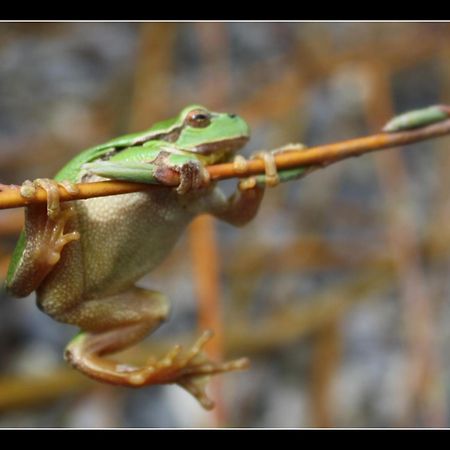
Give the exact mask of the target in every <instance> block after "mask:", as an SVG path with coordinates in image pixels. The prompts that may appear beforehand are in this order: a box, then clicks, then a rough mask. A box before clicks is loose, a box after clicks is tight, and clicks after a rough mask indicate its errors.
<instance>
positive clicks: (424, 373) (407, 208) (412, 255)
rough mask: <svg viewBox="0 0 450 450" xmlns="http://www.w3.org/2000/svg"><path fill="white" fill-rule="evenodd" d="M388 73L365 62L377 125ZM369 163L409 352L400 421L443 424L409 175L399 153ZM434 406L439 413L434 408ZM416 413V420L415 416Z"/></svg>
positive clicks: (387, 112) (386, 110)
mask: <svg viewBox="0 0 450 450" xmlns="http://www.w3.org/2000/svg"><path fill="white" fill-rule="evenodd" d="M389 74H390V71H389V68H388V67H386V66H385V65H384V64H380V63H379V62H375V63H372V64H369V65H368V76H369V80H370V83H371V91H370V92H371V97H370V99H369V102H368V104H367V118H368V121H369V123H370V124H371V125H372V126H373V127H378V126H379V125H380V124H381V123H382V120H383V118H385V117H387V116H391V115H392V114H393V107H392V104H391V96H390V86H389ZM375 164H376V168H377V172H378V177H379V179H380V187H381V190H382V192H383V195H384V198H385V202H386V205H387V207H388V209H387V212H388V219H389V220H388V221H387V238H388V240H389V241H391V245H386V248H391V249H395V253H394V262H395V266H396V272H397V277H398V282H399V284H400V289H401V292H402V300H403V317H404V324H405V327H406V339H407V346H408V351H409V358H410V359H409V361H408V363H409V364H408V368H407V381H408V383H410V392H409V396H410V397H409V399H408V400H407V403H406V407H405V419H404V420H405V424H404V425H407V426H414V425H416V424H417V421H419V423H420V422H423V424H424V425H425V426H444V424H445V423H446V417H445V413H444V409H443V404H442V401H438V402H436V401H434V400H435V399H434V400H433V395H432V392H433V390H434V389H435V387H436V386H437V385H438V384H439V382H440V381H439V379H440V375H439V362H438V354H437V351H436V348H435V336H434V331H433V330H434V319H433V315H434V314H433V311H432V306H431V299H430V292H429V289H428V286H427V281H426V279H425V276H424V273H423V265H422V260H421V255H420V252H419V242H418V238H417V235H416V234H417V232H416V230H415V224H414V214H413V211H412V205H411V200H410V199H411V195H409V193H410V190H411V187H410V180H409V176H408V173H407V170H406V167H405V164H404V161H403V158H402V156H401V153H388V154H383V155H379V156H378V157H377V158H375ZM436 408H437V409H439V411H440V413H439V414H436V411H437V409H436ZM432 410H434V411H432ZM421 415H422V416H423V417H422V420H421V419H420V418H419V417H420V416H421Z"/></svg>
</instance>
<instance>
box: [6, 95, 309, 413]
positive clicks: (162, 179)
mask: <svg viewBox="0 0 450 450" xmlns="http://www.w3.org/2000/svg"><path fill="white" fill-rule="evenodd" d="M249 138H250V129H249V126H248V124H247V123H246V121H245V120H244V119H243V118H242V117H240V116H239V115H237V114H230V113H219V112H213V111H210V110H208V109H207V108H206V107H204V106H202V105H197V104H195V105H189V106H187V107H185V108H183V109H182V110H181V112H180V113H179V114H178V115H177V116H175V117H173V118H171V119H167V120H164V121H161V122H158V123H155V124H154V125H152V126H151V127H150V128H149V129H147V130H145V131H143V132H137V133H131V134H127V135H124V136H120V137H118V138H114V139H112V140H109V141H107V142H106V143H104V144H101V145H98V146H95V147H91V148H89V149H87V150H84V151H82V152H81V153H79V154H78V155H77V156H75V157H74V158H73V159H72V160H71V161H70V162H69V163H67V164H66V165H65V166H64V167H63V168H62V169H61V170H60V171H59V172H58V173H57V174H56V176H55V177H54V178H53V179H37V180H34V181H29V180H27V181H26V182H24V183H23V185H22V187H21V194H22V195H23V196H24V197H25V198H32V197H33V196H35V195H36V189H37V187H42V188H43V189H44V190H45V191H46V192H47V203H46V204H38V203H30V204H28V205H27V206H26V207H25V224H24V229H23V231H22V233H21V235H20V238H19V241H18V243H17V245H16V248H15V250H14V252H13V255H12V258H11V262H10V265H9V269H8V274H7V278H6V289H7V290H8V291H9V292H10V293H11V294H12V295H14V296H16V297H25V296H28V295H30V294H31V293H32V292H33V291H36V303H37V306H38V308H39V309H40V310H41V311H43V312H44V313H46V314H47V315H49V316H50V317H52V318H53V319H55V320H56V321H59V322H62V323H66V324H69V325H73V326H76V327H78V328H79V330H80V331H79V332H78V333H77V334H76V335H75V337H74V338H73V339H72V340H71V341H70V342H69V343H68V345H67V346H66V348H65V351H64V358H65V360H66V361H67V362H68V363H69V364H70V365H71V366H72V367H73V368H75V369H77V370H78V371H80V372H82V373H83V374H84V375H86V376H88V377H90V378H92V379H94V380H97V381H100V382H105V383H109V384H112V385H120V386H127V387H143V386H150V385H159V384H176V385H178V386H180V387H182V388H184V389H185V390H186V391H187V392H189V393H190V394H192V395H193V396H194V397H195V398H196V399H197V400H198V402H199V403H200V405H201V406H203V407H204V408H205V409H211V408H213V406H214V402H213V401H212V400H211V399H210V398H209V397H208V395H207V393H206V386H207V383H208V381H209V380H210V378H211V377H212V376H214V375H218V374H221V373H225V372H232V371H236V370H243V369H246V368H247V367H248V366H249V360H248V358H238V359H236V360H232V361H225V362H216V361H213V360H211V359H210V358H209V357H208V355H207V354H206V352H205V351H204V346H205V344H206V343H207V342H208V341H209V340H210V339H211V338H212V334H213V333H212V331H210V330H206V331H204V332H202V333H201V335H200V337H198V339H197V340H196V341H195V342H194V343H193V345H192V346H191V347H190V348H188V349H187V350H184V348H183V347H182V346H181V345H179V344H176V345H174V346H173V347H171V348H170V349H169V350H168V352H167V353H166V354H164V355H163V356H162V357H159V358H157V357H149V359H148V361H147V362H146V363H145V364H143V365H142V366H136V365H134V364H129V363H124V362H120V361H115V360H113V359H110V355H112V354H114V353H117V352H119V351H122V350H125V349H127V348H129V347H131V346H133V345H135V344H137V343H138V342H140V341H141V340H143V339H144V338H145V337H146V336H148V335H149V334H151V333H152V332H154V331H155V330H156V329H157V328H158V327H159V326H160V325H161V324H162V323H163V322H165V321H166V320H167V318H168V315H169V311H170V302H169V300H168V298H167V297H166V296H165V295H164V294H162V293H160V292H157V291H153V290H149V289H147V288H143V287H141V286H140V285H137V283H138V281H139V280H140V279H141V278H142V277H143V276H144V275H146V274H148V273H150V272H151V271H152V270H153V269H155V268H156V267H157V266H159V264H161V263H162V261H163V260H164V259H165V258H166V256H167V255H168V254H169V253H170V252H171V250H172V248H173V247H174V245H175V244H176V242H177V241H178V239H179V238H180V236H181V235H182V233H183V231H184V229H185V228H186V227H187V226H188V224H189V223H190V222H191V221H192V220H193V219H194V218H195V217H196V216H198V215H200V214H205V213H206V214H211V215H212V216H214V217H215V218H217V219H219V220H222V221H225V222H227V223H229V224H231V225H234V226H238V227H240V226H244V225H246V224H247V223H248V222H250V221H251V220H252V219H253V218H254V217H255V215H256V214H257V212H258V209H259V206H260V204H261V201H262V198H263V195H264V190H265V186H266V185H269V186H275V185H277V184H278V183H279V182H280V178H279V174H278V172H277V170H276V164H275V162H274V157H273V154H272V153H270V152H263V153H262V154H258V155H256V156H255V155H254V156H253V157H257V158H262V159H263V160H264V161H265V167H266V172H265V174H263V175H261V176H257V177H250V178H247V179H244V180H241V181H240V182H239V183H238V187H237V189H236V190H235V192H233V193H232V194H231V195H230V196H226V195H225V194H224V192H223V190H222V189H221V188H220V187H219V186H218V183H217V182H213V181H211V179H210V177H209V174H208V171H207V170H206V167H207V166H208V165H211V164H217V163H222V162H229V161H232V162H234V164H235V167H236V170H237V172H239V171H240V170H241V171H243V170H245V167H246V161H247V160H246V159H245V158H243V157H242V156H240V155H237V151H238V150H240V149H241V148H242V147H243V146H244V145H245V144H246V143H247V142H248V140H249ZM301 172H302V171H301V170H300V171H297V172H296V174H295V175H299V174H300V173H301ZM292 173H293V172H292V170H291V171H287V172H286V174H287V177H288V178H292ZM174 174H175V175H176V176H178V177H179V184H178V186H172V185H169V180H171V179H172V178H173V176H174ZM105 180H123V181H132V182H140V183H147V184H151V185H152V188H149V189H148V190H143V191H139V192H133V193H126V194H119V195H113V196H108V197H96V198H89V199H84V200H69V201H65V202H60V201H59V187H62V188H63V189H65V190H66V191H68V192H69V193H76V192H77V187H76V185H77V183H90V182H97V181H105Z"/></svg>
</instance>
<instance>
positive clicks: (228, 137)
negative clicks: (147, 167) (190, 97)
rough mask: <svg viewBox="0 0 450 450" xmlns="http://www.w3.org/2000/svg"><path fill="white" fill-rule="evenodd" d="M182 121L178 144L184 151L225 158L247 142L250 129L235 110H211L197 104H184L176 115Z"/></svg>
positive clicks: (180, 122)
mask: <svg viewBox="0 0 450 450" xmlns="http://www.w3.org/2000/svg"><path fill="white" fill-rule="evenodd" d="M178 123H179V124H182V125H181V127H180V131H179V135H178V136H177V139H176V143H177V146H179V147H180V148H182V149H183V150H185V151H189V152H193V153H197V154H201V155H205V156H213V155H214V156H215V158H214V159H220V160H224V159H227V158H229V157H230V156H232V155H233V154H234V153H235V152H236V151H237V150H239V149H240V148H241V147H242V146H244V145H245V144H246V142H247V141H248V139H249V137H250V129H249V127H248V125H247V123H246V122H245V120H244V119H242V118H241V117H239V116H238V115H236V114H228V113H218V112H212V111H209V110H208V109H206V108H205V107H203V106H200V105H191V106H188V107H187V108H184V109H183V110H182V111H181V113H180V114H179V116H178Z"/></svg>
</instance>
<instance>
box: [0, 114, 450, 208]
mask: <svg viewBox="0 0 450 450" xmlns="http://www.w3.org/2000/svg"><path fill="white" fill-rule="evenodd" d="M446 134H450V119H447V120H443V121H441V122H438V123H435V124H432V125H428V126H425V127H421V128H417V129H412V130H407V131H401V132H397V133H379V134H374V135H371V136H366V137H362V138H356V139H350V140H346V141H341V142H336V143H333V144H326V145H321V146H317V147H311V148H309V149H307V150H305V149H304V148H303V146H302V145H299V144H291V145H289V146H285V147H283V150H285V153H283V154H279V155H277V156H276V157H275V161H276V165H277V168H278V169H289V168H296V167H305V166H311V165H315V166H322V167H325V166H328V165H329V164H332V163H335V162H337V161H341V160H343V159H346V158H350V157H354V156H361V155H363V154H365V153H370V152H374V151H378V150H383V149H387V148H393V147H398V146H401V145H405V144H413V143H415V142H420V141H424V140H427V139H432V138H435V137H439V136H444V135H446ZM207 170H208V172H209V174H210V177H211V179H212V180H214V181H218V180H224V179H228V178H245V177H248V176H251V175H258V174H264V171H265V166H264V162H263V161H262V160H258V159H256V160H251V161H248V163H247V167H246V170H239V171H238V170H236V167H235V165H234V164H233V163H225V164H216V165H212V166H208V167H207ZM178 183H179V175H178V173H176V172H175V171H173V173H172V176H171V177H170V179H168V180H167V183H166V185H169V186H177V185H178ZM161 187H164V186H162V185H149V184H145V183H130V182H124V181H102V182H97V183H80V184H78V188H79V192H78V194H69V193H68V192H66V191H65V190H64V189H63V188H60V199H61V201H69V200H79V199H86V198H91V197H103V196H107V195H115V194H125V193H129V192H137V191H142V190H145V189H157V188H161ZM0 190H1V192H0V209H6V208H17V207H21V206H26V205H27V204H30V203H45V202H46V201H47V196H46V193H45V191H44V190H43V189H41V188H39V189H38V190H37V195H36V197H35V198H33V199H32V200H27V199H25V198H23V197H22V196H21V195H20V191H19V187H18V186H16V185H9V186H8V185H1V184H0Z"/></svg>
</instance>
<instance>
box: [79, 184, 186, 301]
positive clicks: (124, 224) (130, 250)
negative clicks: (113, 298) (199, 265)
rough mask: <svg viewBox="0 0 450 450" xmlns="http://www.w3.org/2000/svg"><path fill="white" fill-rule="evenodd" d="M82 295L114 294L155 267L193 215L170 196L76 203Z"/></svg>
mask: <svg viewBox="0 0 450 450" xmlns="http://www.w3.org/2000/svg"><path fill="white" fill-rule="evenodd" d="M77 209H78V214H79V231H80V234H81V251H82V258H83V265H84V270H85V291H86V293H97V292H98V293H100V292H101V293H102V295H107V294H108V293H110V292H111V293H114V292H117V291H118V290H120V289H123V287H124V286H126V285H127V284H131V283H133V282H134V281H136V280H137V279H138V278H140V277H142V276H143V275H144V274H146V273H148V272H149V271H150V270H152V269H153V268H154V267H156V266H157V265H158V264H159V263H160V262H161V261H162V260H163V259H164V257H165V256H166V255H167V254H168V253H169V251H170V250H171V249H172V247H173V245H174V244H175V242H176V241H177V239H178V237H179V236H180V234H181V233H182V231H183V229H184V228H185V226H186V225H187V224H188V222H189V221H190V220H191V219H192V217H193V214H192V213H191V212H189V211H187V210H186V209H184V208H183V207H182V206H181V205H180V203H179V202H178V201H177V194H176V193H174V192H173V191H169V190H166V191H165V190H161V189H158V190H155V191H150V192H137V193H133V194H125V195H116V196H112V197H104V198H95V199H90V200H87V201H83V202H80V203H79V205H78V207H77Z"/></svg>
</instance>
